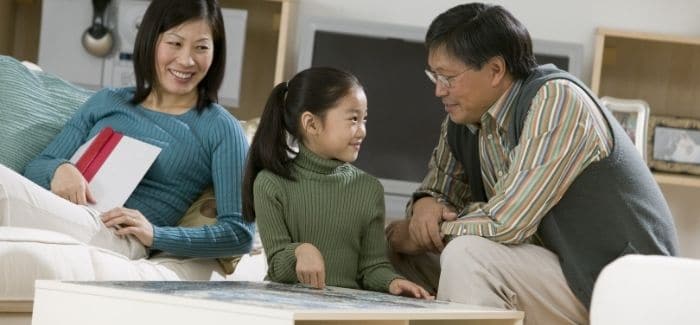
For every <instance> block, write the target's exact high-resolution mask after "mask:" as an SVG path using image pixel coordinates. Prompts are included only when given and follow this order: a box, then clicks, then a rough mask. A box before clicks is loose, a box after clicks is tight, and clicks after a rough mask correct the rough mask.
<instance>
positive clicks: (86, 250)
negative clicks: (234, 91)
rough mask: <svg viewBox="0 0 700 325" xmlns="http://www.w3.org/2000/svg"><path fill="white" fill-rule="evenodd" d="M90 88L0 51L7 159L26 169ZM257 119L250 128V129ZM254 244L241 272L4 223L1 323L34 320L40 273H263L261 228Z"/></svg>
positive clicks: (107, 276) (101, 277) (109, 277)
mask: <svg viewBox="0 0 700 325" xmlns="http://www.w3.org/2000/svg"><path fill="white" fill-rule="evenodd" d="M90 94H91V92H90V91H88V90H85V89H82V88H80V87H76V86H74V85H72V84H70V83H68V82H66V81H64V80H62V79H60V78H58V77H56V76H53V75H51V74H48V73H43V72H41V71H36V70H33V69H30V68H28V66H27V65H22V64H21V63H20V62H18V61H17V60H14V59H12V58H10V57H5V56H0V121H2V123H1V124H0V125H1V126H0V163H2V164H4V165H6V166H8V167H10V168H13V169H15V170H20V169H21V166H23V165H24V164H25V163H26V162H27V161H28V159H31V157H33V156H35V155H36V154H37V153H38V151H40V150H41V149H42V148H43V147H45V146H46V144H47V143H48V142H49V141H50V140H51V138H52V137H53V135H54V134H56V133H57V132H58V130H60V128H61V127H62V125H63V123H64V122H65V120H66V119H67V118H68V116H70V115H71V114H72V112H73V111H74V110H75V109H76V108H77V107H76V106H77V105H79V104H80V103H82V101H84V100H85V99H86V98H87V97H88V96H89V95H90ZM249 126H250V125H249ZM254 127H255V125H253V126H252V128H251V127H249V128H248V129H247V130H246V132H247V134H248V135H249V136H251V135H252V133H253V132H254V130H253V128H254ZM206 195H207V193H205V194H204V195H203V196H202V198H200V200H198V201H197V202H195V204H193V206H192V208H190V211H189V212H188V216H194V218H189V220H185V219H187V218H185V219H183V221H181V225H186V226H187V223H188V222H189V223H190V224H189V225H196V224H198V223H197V222H198V221H197V219H198V218H199V217H201V216H200V215H197V213H198V212H199V211H200V207H202V208H204V207H205V206H204V204H205V203H206V202H212V201H208V200H213V194H210V196H209V197H207V196H206ZM0 203H1V202H0ZM214 206H215V205H214ZM202 211H203V210H202ZM193 212H197V213H193ZM205 219H207V220H210V221H209V222H212V221H213V219H211V218H205ZM201 224H202V223H199V225H201ZM254 251H256V252H257V253H256V254H254V255H244V256H243V257H242V259H241V260H240V261H239V262H238V266H237V267H236V268H235V272H234V273H232V274H229V273H230V271H232V266H233V265H234V264H233V263H223V262H220V261H218V260H217V259H201V258H200V259H196V258H177V257H172V256H165V255H158V256H154V257H151V258H149V259H140V260H129V259H128V258H126V257H124V256H121V255H119V254H116V253H113V252H111V251H107V250H104V249H100V248H96V247H91V246H88V245H85V244H82V243H80V242H78V241H76V240H75V239H73V238H72V237H70V236H67V235H63V234H60V233H56V232H51V231H45V230H36V229H26V228H15V227H4V226H0V324H2V325H9V324H30V323H31V311H32V300H33V296H34V281H35V280H37V279H55V280H75V281H93V280H94V281H113V280H146V281H150V280H158V281H171V280H172V281H179V280H188V281H190V280H192V281H200V280H201V281H208V280H248V281H260V280H262V279H263V278H264V275H265V272H266V267H267V266H266V264H265V258H264V254H262V252H261V245H260V242H259V238H258V237H257V236H256V242H255V244H254ZM224 266H226V267H224ZM227 271H228V272H227Z"/></svg>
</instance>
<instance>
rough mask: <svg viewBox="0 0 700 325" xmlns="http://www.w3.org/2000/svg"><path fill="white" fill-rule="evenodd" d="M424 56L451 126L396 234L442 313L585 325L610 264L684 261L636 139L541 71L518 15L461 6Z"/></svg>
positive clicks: (578, 91)
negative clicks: (639, 259)
mask: <svg viewBox="0 0 700 325" xmlns="http://www.w3.org/2000/svg"><path fill="white" fill-rule="evenodd" d="M426 46H427V48H428V65H429V69H428V70H426V73H427V74H428V77H429V78H430V79H431V80H432V81H433V82H434V83H435V94H436V96H438V97H440V98H441V99H442V102H443V104H444V109H445V111H446V112H447V115H448V118H447V119H446V120H445V122H444V123H443V126H442V130H441V136H440V140H439V142H438V145H437V147H436V149H435V151H434V152H433V155H432V157H431V162H430V166H429V171H428V174H427V176H426V178H425V180H424V181H423V183H422V185H421V187H420V188H419V189H418V190H417V191H416V192H415V193H414V195H413V199H412V202H411V203H409V207H408V209H407V215H408V216H409V218H408V219H407V220H402V221H399V222H396V223H393V224H391V225H390V226H389V227H388V228H387V236H388V240H389V243H390V245H391V248H392V250H393V251H394V252H396V253H398V254H394V256H393V259H394V262H395V264H396V267H397V269H399V270H400V271H402V272H404V273H405V274H406V275H407V276H408V277H409V278H412V280H414V281H417V282H419V283H422V284H425V285H426V286H427V287H428V288H432V289H435V288H437V297H438V299H446V300H452V301H459V302H463V303H469V304H478V305H487V306H495V307H501V308H510V309H519V310H524V311H525V318H526V322H527V323H529V324H535V323H536V324H560V323H585V322H587V319H588V316H587V307H588V306H589V305H590V299H591V293H592V289H593V284H594V281H595V279H596V278H597V276H598V274H599V273H600V271H601V269H602V268H603V267H604V266H605V265H606V264H608V263H609V262H611V261H612V260H614V259H615V258H617V257H619V256H622V255H624V254H630V253H639V254H661V255H675V254H676V253H677V248H676V247H677V239H676V234H675V230H674V225H673V222H672V219H671V214H670V212H669V209H668V206H667V204H666V202H665V200H664V198H663V195H662V194H661V191H660V190H659V187H658V185H657V184H656V183H655V181H654V179H653V177H652V175H651V173H650V172H649V170H648V168H647V167H646V165H645V164H644V162H643V160H642V158H641V156H640V155H639V153H638V152H637V151H636V150H635V148H634V146H633V144H632V142H631V141H630V139H629V138H628V137H627V136H626V134H625V133H624V131H623V130H622V128H621V127H620V125H619V124H618V123H617V122H616V121H615V119H614V118H613V117H612V115H610V114H609V113H608V112H606V111H605V110H603V109H601V107H602V106H601V105H600V104H599V103H598V100H597V99H596V98H595V96H594V95H592V94H591V92H590V91H589V90H588V89H587V87H586V86H585V85H584V84H583V83H581V82H580V81H578V80H577V79H576V78H574V77H573V76H571V75H569V74H567V73H565V72H563V71H561V70H558V69H556V68H555V67H554V66H551V65H549V66H540V67H538V66H536V63H535V59H534V56H533V53H532V43H531V40H530V36H529V34H528V32H527V29H526V28H525V27H524V26H523V25H522V24H521V23H520V22H519V21H518V20H517V19H515V18H514V17H513V16H512V15H511V14H510V13H509V12H508V11H506V10H505V9H504V8H502V7H500V6H494V5H486V4H480V3H472V4H465V5H459V6H456V7H454V8H452V9H450V10H448V11H446V12H444V13H442V14H441V15H439V16H438V17H437V18H436V19H435V20H434V21H433V22H432V24H431V25H430V28H429V29H428V32H427V35H426ZM445 244H447V245H446V246H445ZM437 254H440V256H438V255H437ZM438 258H439V262H437V261H438ZM429 263H435V264H437V263H440V265H439V266H438V265H430V264H429ZM438 272H440V273H439V274H440V275H439V285H438V284H437V283H436V282H437V276H435V274H438ZM431 273H432V274H433V275H432V276H431Z"/></svg>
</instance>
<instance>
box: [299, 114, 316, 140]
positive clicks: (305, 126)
mask: <svg viewBox="0 0 700 325" xmlns="http://www.w3.org/2000/svg"><path fill="white" fill-rule="evenodd" d="M320 122H321V121H319V120H318V117H317V116H316V115H314V114H313V113H311V112H309V111H305V112H304V113H301V128H302V130H304V132H305V133H306V134H307V135H318V134H319V132H321V125H320V124H321V123H320Z"/></svg>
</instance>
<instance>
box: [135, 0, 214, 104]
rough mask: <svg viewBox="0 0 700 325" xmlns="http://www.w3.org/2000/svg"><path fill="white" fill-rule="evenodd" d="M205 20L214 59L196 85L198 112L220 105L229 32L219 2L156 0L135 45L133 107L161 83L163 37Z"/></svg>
mask: <svg viewBox="0 0 700 325" xmlns="http://www.w3.org/2000/svg"><path fill="white" fill-rule="evenodd" d="M196 19H204V20H205V21H206V22H207V23H208V24H209V28H211V34H212V35H211V36H212V38H213V41H214V57H213V60H212V64H211V66H210V67H209V71H207V75H206V76H205V77H204V79H202V81H200V82H199V84H198V85H197V94H198V96H197V106H196V108H197V110H198V111H201V110H202V109H204V108H205V107H207V106H208V105H209V104H211V103H216V102H218V98H219V97H218V96H219V95H218V93H219V87H221V82H222V81H223V79H224V69H225V67H226V32H225V30H224V21H223V17H222V16H221V7H219V1H217V0H153V1H152V2H151V4H150V5H149V6H148V9H147V10H146V13H145V14H144V15H143V19H142V20H141V25H140V26H139V31H138V34H136V42H135V43H134V57H133V59H134V73H135V75H136V92H135V93H134V98H132V99H131V102H132V103H133V104H139V103H141V102H143V101H144V100H145V99H146V98H147V97H148V95H149V94H150V93H151V91H152V90H153V87H154V86H155V85H156V84H157V83H158V72H157V71H156V64H155V62H156V60H155V57H156V56H155V51H156V47H157V45H158V38H159V37H160V35H161V34H162V33H163V32H165V31H167V30H169V29H171V28H173V27H176V26H178V25H180V24H182V23H184V22H187V21H190V20H196Z"/></svg>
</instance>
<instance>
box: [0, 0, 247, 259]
mask: <svg viewBox="0 0 700 325" xmlns="http://www.w3.org/2000/svg"><path fill="white" fill-rule="evenodd" d="M225 39H226V38H225V35H224V25H223V19H222V16H221V9H220V8H219V5H218V2H217V1H216V0H196V1H195V0H154V1H152V2H151V4H150V5H149V7H148V9H147V10H146V13H145V14H144V16H143V20H142V22H141V25H140V27H139V30H138V34H137V37H136V43H135V44H134V70H135V74H136V87H135V88H133V87H131V88H121V89H103V90H101V91H99V92H97V93H95V94H94V95H93V96H92V97H91V98H90V99H89V100H88V101H87V102H85V104H83V106H82V107H81V108H80V109H79V110H78V111H77V112H76V113H75V115H74V116H73V117H72V118H71V119H70V120H69V121H68V122H67V123H66V125H65V127H64V128H63V130H62V131H61V132H60V133H59V134H58V135H57V136H56V137H55V138H54V139H53V141H52V142H51V143H50V144H49V146H48V147H47V148H46V149H45V150H44V151H43V152H42V153H41V154H40V155H39V156H38V157H37V158H35V159H34V160H33V161H31V162H30V163H29V164H28V166H27V167H26V168H25V171H24V175H25V176H26V178H24V177H22V176H21V175H18V174H16V173H14V172H12V171H11V170H9V169H8V168H6V167H4V166H0V225H6V226H15V227H30V228H41V229H48V230H53V231H58V232H62V233H65V234H68V235H70V236H72V237H74V238H76V239H78V240H80V241H83V242H85V243H88V244H92V245H96V246H99V247H103V248H106V249H110V250H112V251H115V252H119V253H121V254H122V255H125V256H128V257H130V258H132V259H138V258H142V257H145V256H146V255H147V252H148V249H152V250H161V251H166V252H169V253H171V254H173V255H178V256H193V257H219V256H229V255H231V254H243V253H246V252H248V251H249V250H250V247H251V243H252V238H253V225H252V224H251V223H246V222H245V221H244V220H243V217H242V214H241V206H242V204H241V200H240V189H241V180H242V178H243V177H242V174H243V164H244V163H245V154H246V151H247V142H246V140H245V136H244V135H243V132H242V129H241V127H240V125H239V123H238V122H237V121H236V120H235V119H234V118H233V117H232V116H231V115H230V114H229V113H228V112H227V111H226V110H225V109H224V108H223V107H221V106H219V105H218V104H216V101H217V93H218V90H219V86H220V85H221V81H222V78H223V74H224V66H225V57H226V50H225V42H226V41H225ZM106 126H110V127H112V128H113V129H114V130H116V131H118V132H120V133H123V134H125V135H127V136H130V137H132V138H136V139H139V140H141V141H144V142H148V143H151V144H153V145H156V146H158V147H160V148H161V149H162V150H161V152H160V154H159V155H158V157H157V159H156V161H155V162H154V164H153V165H152V166H151V168H150V169H149V171H148V172H147V173H146V175H145V176H144V178H143V179H142V180H141V182H140V184H139V185H138V186H137V187H136V189H135V190H134V192H133V194H131V196H130V197H129V199H128V200H127V201H126V203H125V206H124V207H115V208H114V209H112V210H110V211H107V212H105V213H104V214H101V213H100V212H98V211H96V210H94V209H92V208H90V207H87V206H85V204H86V203H90V202H93V201H94V199H93V198H92V195H91V193H90V190H89V188H88V187H87V182H86V181H85V178H84V177H83V176H82V174H81V173H80V172H79V171H78V170H77V169H76V168H75V166H73V165H72V164H71V163H69V162H68V161H67V159H68V158H70V157H71V155H72V154H73V153H74V152H75V151H76V149H77V148H78V147H79V146H80V145H81V144H83V143H84V142H86V141H87V140H88V139H90V138H91V137H93V136H94V135H95V134H97V133H98V132H100V131H101V130H102V129H103V128H104V127H106ZM35 183H36V184H35ZM37 184H38V186H37ZM212 184H213V186H214V190H215V192H216V194H217V200H216V202H217V212H218V215H217V222H216V224H214V225H211V226H203V227H193V228H183V227H176V224H177V222H178V220H179V219H180V218H181V217H182V216H183V214H184V212H185V211H186V210H187V208H188V207H189V206H190V205H191V204H192V202H193V201H194V200H195V199H196V198H197V196H198V195H199V194H200V193H202V192H203V190H204V189H205V188H206V187H208V186H210V185H212ZM117 226H118V227H117ZM114 228H118V230H114Z"/></svg>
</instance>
